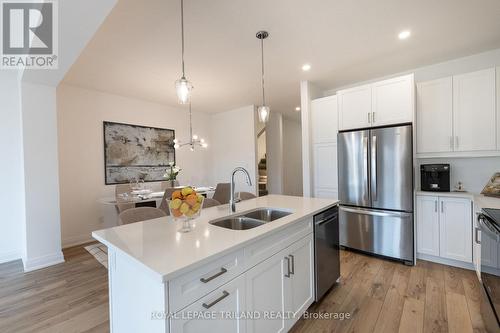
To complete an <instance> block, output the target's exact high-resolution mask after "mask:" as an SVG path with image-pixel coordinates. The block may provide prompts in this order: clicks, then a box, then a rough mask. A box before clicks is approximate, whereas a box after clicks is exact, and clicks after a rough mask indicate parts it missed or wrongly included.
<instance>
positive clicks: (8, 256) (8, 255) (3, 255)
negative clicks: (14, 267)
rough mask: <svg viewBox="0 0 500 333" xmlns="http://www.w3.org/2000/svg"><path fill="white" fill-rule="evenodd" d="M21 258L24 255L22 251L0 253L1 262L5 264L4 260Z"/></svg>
mask: <svg viewBox="0 0 500 333" xmlns="http://www.w3.org/2000/svg"><path fill="white" fill-rule="evenodd" d="M21 258H22V255H21V252H20V251H9V252H3V253H0V264H3V263H4V262H9V261H14V260H19V259H21Z"/></svg>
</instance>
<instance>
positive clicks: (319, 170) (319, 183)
mask: <svg viewBox="0 0 500 333" xmlns="http://www.w3.org/2000/svg"><path fill="white" fill-rule="evenodd" d="M337 168H338V164H337V143H317V144H314V145H313V172H314V174H313V178H314V183H313V186H314V193H321V194H323V195H326V194H329V193H330V194H332V195H333V194H334V193H338V174H337ZM328 197H330V196H328ZM330 198H337V197H336V196H331V197H330Z"/></svg>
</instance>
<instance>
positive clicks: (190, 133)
mask: <svg viewBox="0 0 500 333" xmlns="http://www.w3.org/2000/svg"><path fill="white" fill-rule="evenodd" d="M189 137H190V139H189V142H191V146H192V145H193V116H192V111H191V103H189Z"/></svg>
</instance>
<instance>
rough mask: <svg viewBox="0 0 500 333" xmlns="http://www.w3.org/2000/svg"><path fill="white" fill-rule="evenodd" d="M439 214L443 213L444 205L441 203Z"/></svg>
mask: <svg viewBox="0 0 500 333" xmlns="http://www.w3.org/2000/svg"><path fill="white" fill-rule="evenodd" d="M441 213H444V203H443V202H442V201H441Z"/></svg>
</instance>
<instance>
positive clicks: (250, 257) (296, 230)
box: [245, 218, 313, 269]
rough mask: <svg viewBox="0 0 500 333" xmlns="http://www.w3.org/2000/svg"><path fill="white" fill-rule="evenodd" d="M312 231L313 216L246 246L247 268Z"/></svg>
mask: <svg viewBox="0 0 500 333" xmlns="http://www.w3.org/2000/svg"><path fill="white" fill-rule="evenodd" d="M312 231H313V229H312V218H309V221H307V222H306V221H304V220H303V221H299V222H297V223H295V224H294V225H292V226H290V227H288V228H286V229H284V230H282V231H280V232H278V233H276V234H274V235H271V236H269V237H266V238H264V239H262V240H260V241H257V242H255V243H253V244H251V245H249V246H247V247H246V248H245V266H246V268H247V269H248V268H251V267H253V266H255V265H257V264H258V263H260V262H262V261H264V260H266V259H267V258H269V257H271V256H273V255H274V254H276V253H278V252H279V251H281V250H283V249H284V248H286V247H288V246H289V245H290V244H292V243H295V242H296V241H298V240H299V239H301V238H303V237H304V236H306V235H307V234H309V233H312Z"/></svg>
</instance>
